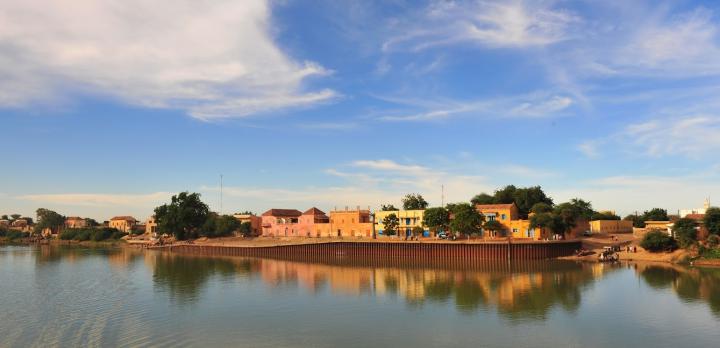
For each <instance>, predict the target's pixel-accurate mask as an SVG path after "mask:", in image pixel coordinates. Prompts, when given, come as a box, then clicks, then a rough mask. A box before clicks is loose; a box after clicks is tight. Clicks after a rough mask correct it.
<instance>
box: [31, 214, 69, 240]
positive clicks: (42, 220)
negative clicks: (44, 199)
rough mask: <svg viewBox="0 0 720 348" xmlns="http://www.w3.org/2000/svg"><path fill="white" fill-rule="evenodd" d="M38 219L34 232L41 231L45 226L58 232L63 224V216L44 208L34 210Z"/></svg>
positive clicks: (38, 232)
mask: <svg viewBox="0 0 720 348" xmlns="http://www.w3.org/2000/svg"><path fill="white" fill-rule="evenodd" d="M36 213H37V217H38V221H37V224H35V228H34V232H35V233H36V234H40V233H42V231H43V230H44V229H46V228H48V229H50V230H52V231H54V232H58V231H60V229H62V228H63V226H65V217H64V216H62V215H60V214H58V213H56V212H54V211H52V210H49V209H45V208H40V209H38V210H37V211H36Z"/></svg>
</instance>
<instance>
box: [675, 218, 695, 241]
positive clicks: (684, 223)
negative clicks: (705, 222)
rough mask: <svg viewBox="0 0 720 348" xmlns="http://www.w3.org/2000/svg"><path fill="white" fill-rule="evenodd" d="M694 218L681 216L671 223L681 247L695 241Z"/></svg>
mask: <svg viewBox="0 0 720 348" xmlns="http://www.w3.org/2000/svg"><path fill="white" fill-rule="evenodd" d="M695 227H696V224H695V220H693V219H688V218H682V219H679V220H677V221H675V223H674V224H673V227H672V231H673V234H674V235H675V239H677V241H678V243H679V244H680V246H681V247H683V248H687V247H689V246H691V245H693V244H695V242H696V241H697V230H696V229H695Z"/></svg>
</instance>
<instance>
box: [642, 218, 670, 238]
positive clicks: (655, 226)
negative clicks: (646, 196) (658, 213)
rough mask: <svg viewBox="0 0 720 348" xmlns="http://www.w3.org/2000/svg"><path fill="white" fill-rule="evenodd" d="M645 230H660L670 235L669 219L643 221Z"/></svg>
mask: <svg viewBox="0 0 720 348" xmlns="http://www.w3.org/2000/svg"><path fill="white" fill-rule="evenodd" d="M645 230H646V231H652V230H660V231H663V232H667V234H669V235H671V236H672V229H671V225H670V221H645Z"/></svg>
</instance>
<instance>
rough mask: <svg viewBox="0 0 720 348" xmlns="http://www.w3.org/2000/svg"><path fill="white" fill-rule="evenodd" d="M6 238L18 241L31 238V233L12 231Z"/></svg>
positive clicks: (8, 232)
mask: <svg viewBox="0 0 720 348" xmlns="http://www.w3.org/2000/svg"><path fill="white" fill-rule="evenodd" d="M5 237H7V239H8V240H16V239H21V238H27V237H30V233H28V232H20V231H16V230H10V231H7V233H6V234H5Z"/></svg>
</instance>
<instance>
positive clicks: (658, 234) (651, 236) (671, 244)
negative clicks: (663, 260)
mask: <svg viewBox="0 0 720 348" xmlns="http://www.w3.org/2000/svg"><path fill="white" fill-rule="evenodd" d="M640 246H641V247H643V249H645V250H647V251H650V252H659V251H673V250H675V249H677V242H676V241H675V239H674V238H672V237H670V236H668V234H667V233H665V232H663V231H660V230H653V231H650V232H648V233H646V234H645V237H643V239H642V241H641V242H640Z"/></svg>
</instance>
